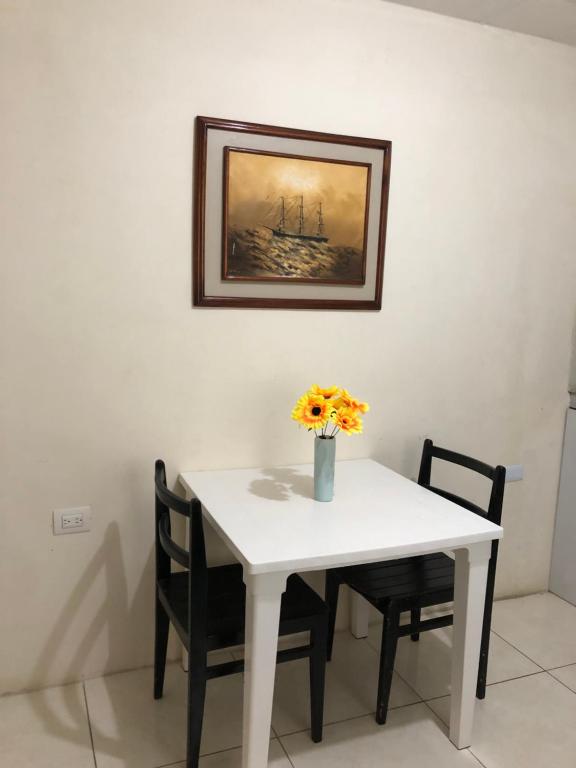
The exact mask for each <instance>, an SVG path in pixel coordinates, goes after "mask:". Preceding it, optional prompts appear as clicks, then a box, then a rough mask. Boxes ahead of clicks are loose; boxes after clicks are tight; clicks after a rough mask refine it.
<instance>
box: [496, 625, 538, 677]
mask: <svg viewBox="0 0 576 768" xmlns="http://www.w3.org/2000/svg"><path fill="white" fill-rule="evenodd" d="M490 631H491V632H494V634H495V635H496V637H499V638H500V640H503V641H504V642H505V643H508V645H509V646H510V647H511V648H514V650H515V651H518V653H520V654H522V656H524V658H525V659H528V661H531V662H532V664H536V666H537V667H538V668H539V669H541V670H542V672H546V670H545V669H544V667H542V666H541V665H540V664H538V662H537V661H534V659H532V658H530V656H528V654H527V653H524V651H521V650H520V648H517V647H516V646H515V645H514V643H511V642H510V640H506V638H505V637H502V635H499V634H498V632H496V630H494V629H492V627H490Z"/></svg>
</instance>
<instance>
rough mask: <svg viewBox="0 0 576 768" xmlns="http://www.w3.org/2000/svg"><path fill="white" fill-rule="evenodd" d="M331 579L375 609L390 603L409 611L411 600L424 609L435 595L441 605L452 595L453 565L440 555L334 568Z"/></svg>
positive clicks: (451, 561) (432, 602) (434, 600)
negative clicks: (346, 585) (399, 605)
mask: <svg viewBox="0 0 576 768" xmlns="http://www.w3.org/2000/svg"><path fill="white" fill-rule="evenodd" d="M335 575H336V576H337V578H338V579H339V580H340V581H342V582H344V583H345V584H348V586H350V587H352V589H354V590H356V592H359V593H360V594H361V595H362V596H363V597H364V598H366V600H368V602H370V603H372V604H373V605H374V606H376V607H378V605H380V604H382V603H385V602H390V601H392V600H398V601H401V602H402V603H403V604H404V606H403V607H409V606H410V604H411V603H412V602H413V601H414V599H415V598H417V599H418V601H417V602H418V605H420V606H421V607H424V606H426V605H427V604H430V605H432V604H434V603H435V602H436V599H437V598H438V596H439V593H445V594H443V595H442V602H444V601H448V600H451V599H452V598H453V594H454V561H453V560H452V559H451V558H450V557H448V556H447V555H444V554H442V553H437V554H433V555H422V556H418V557H410V558H406V559H403V560H389V561H386V562H381V563H368V564H366V565H355V566H351V567H348V568H337V569H335ZM428 600H430V601H431V602H430V603H428Z"/></svg>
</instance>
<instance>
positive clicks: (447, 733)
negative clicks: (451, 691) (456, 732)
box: [422, 697, 486, 768]
mask: <svg viewBox="0 0 576 768" xmlns="http://www.w3.org/2000/svg"><path fill="white" fill-rule="evenodd" d="M439 698H443V697H439ZM430 701H433V699H430ZM422 703H423V704H425V705H426V706H427V707H428V709H429V710H430V712H431V713H432V717H434V719H435V720H437V721H438V722H439V723H440V724H441V725H442V727H443V728H445V729H446V738H447V739H448V741H450V726H449V725H447V724H446V723H445V722H444V720H442V718H441V717H440V715H438V714H437V713H436V712H434V710H433V709H432V707H431V706H430V705H429V704H428V702H427V701H423V702H422ZM450 744H452V742H451V741H450ZM452 746H453V747H454V749H455V750H456V751H457V752H468V754H470V755H472V757H473V758H474V760H476V762H477V763H478V765H481V766H482V768H486V766H485V765H484V763H483V762H482V761H481V760H480V758H478V757H476V755H475V754H474V752H472V746H470V747H466V748H465V749H458V748H457V747H456V746H455V745H454V744H453V745H452Z"/></svg>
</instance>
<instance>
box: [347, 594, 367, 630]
mask: <svg viewBox="0 0 576 768" xmlns="http://www.w3.org/2000/svg"><path fill="white" fill-rule="evenodd" d="M369 622H370V603H369V602H367V601H366V600H364V598H363V597H362V595H359V594H358V592H355V591H354V590H353V589H351V590H350V632H352V634H353V635H354V637H356V638H358V639H360V638H361V637H368V625H369Z"/></svg>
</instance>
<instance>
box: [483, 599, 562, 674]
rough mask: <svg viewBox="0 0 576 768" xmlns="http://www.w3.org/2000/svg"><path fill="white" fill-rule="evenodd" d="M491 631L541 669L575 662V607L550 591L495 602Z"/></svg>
mask: <svg viewBox="0 0 576 768" xmlns="http://www.w3.org/2000/svg"><path fill="white" fill-rule="evenodd" d="M492 629H493V630H494V631H495V632H496V633H497V634H499V635H500V636H501V637H503V638H504V640H507V641H508V642H509V643H511V644H512V645H513V646H515V647H516V648H518V650H519V651H522V653H525V654H526V656H528V657H529V658H531V659H532V661H534V662H536V664H539V665H540V666H541V667H543V668H544V669H551V668H552V667H562V666H565V665H567V664H575V663H576V640H575V639H574V638H576V606H573V605H570V603H567V602H566V601H565V600H561V599H560V598H559V597H556V595H553V594H552V593H550V592H546V593H544V594H540V595H528V596H527V597H517V598H514V599H512V600H500V601H498V602H496V603H494V611H493V615H492Z"/></svg>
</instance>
